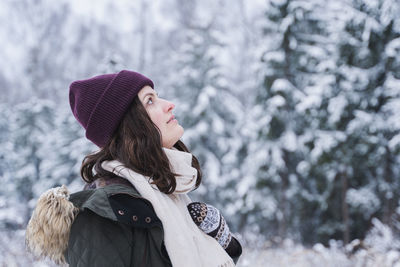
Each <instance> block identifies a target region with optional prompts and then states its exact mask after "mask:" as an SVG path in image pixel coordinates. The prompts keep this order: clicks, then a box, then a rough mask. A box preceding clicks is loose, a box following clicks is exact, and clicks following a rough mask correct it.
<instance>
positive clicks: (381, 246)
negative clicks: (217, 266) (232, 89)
mask: <svg viewBox="0 0 400 267" xmlns="http://www.w3.org/2000/svg"><path fill="white" fill-rule="evenodd" d="M373 224H374V227H373V228H372V229H371V231H370V233H369V234H368V235H367V236H366V238H365V239H364V240H363V241H359V240H353V241H352V242H351V243H350V244H348V245H347V246H342V245H341V243H340V242H338V241H331V242H330V246H329V248H328V247H325V246H323V245H321V244H315V245H314V246H312V247H310V248H307V247H304V246H302V245H300V244H296V243H294V242H293V241H291V240H289V239H288V240H284V241H283V242H282V243H281V245H280V246H279V247H277V246H272V245H271V243H269V242H266V243H264V244H262V245H259V244H257V245H256V247H253V246H252V245H250V244H255V242H243V244H244V246H243V254H242V256H241V258H240V260H239V262H238V264H237V266H238V267H249V266H252V267H270V266H271V267H272V266H274V267H281V266H282V267H286V266H287V267H289V266H290V267H321V266H323V267H400V240H399V239H398V237H397V236H395V235H394V234H393V232H392V231H391V230H390V229H389V227H387V226H386V225H384V224H382V223H381V222H379V221H378V220H374V221H373ZM24 235H25V231H24V230H17V231H8V232H2V233H1V234H0V266H1V267H2V266H7V267H14V266H15V267H19V266H33V267H54V266H56V265H54V264H52V263H50V262H49V261H40V260H34V259H33V257H32V256H31V255H30V254H29V253H27V252H26V250H25V242H24ZM240 239H241V238H240V237H239V240H240ZM247 244H249V245H247ZM188 267H190V266H188Z"/></svg>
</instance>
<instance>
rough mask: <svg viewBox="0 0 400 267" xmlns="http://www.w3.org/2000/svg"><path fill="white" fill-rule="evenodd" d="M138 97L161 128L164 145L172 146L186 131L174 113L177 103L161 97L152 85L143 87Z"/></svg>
mask: <svg viewBox="0 0 400 267" xmlns="http://www.w3.org/2000/svg"><path fill="white" fill-rule="evenodd" d="M138 97H139V99H140V101H141V102H142V104H143V106H144V107H145V109H146V111H147V114H149V116H150V118H151V120H152V121H153V123H154V124H155V125H157V127H158V128H159V129H160V131H161V138H162V145H163V147H166V148H172V146H173V145H174V144H175V143H176V142H177V141H178V140H179V139H180V138H181V137H182V135H183V132H184V129H183V127H182V126H181V125H179V123H178V121H177V120H176V119H174V115H173V114H172V110H173V109H174V108H175V105H174V104H173V103H171V102H169V101H167V100H165V99H162V98H159V97H158V96H157V92H156V91H154V89H153V88H151V87H150V86H145V87H143V88H142V89H141V90H140V91H139V93H138Z"/></svg>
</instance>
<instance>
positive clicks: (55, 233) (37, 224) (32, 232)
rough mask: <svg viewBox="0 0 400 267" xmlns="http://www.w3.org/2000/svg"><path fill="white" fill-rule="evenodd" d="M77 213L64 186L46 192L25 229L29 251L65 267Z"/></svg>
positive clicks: (40, 198)
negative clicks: (67, 249) (66, 252)
mask: <svg viewBox="0 0 400 267" xmlns="http://www.w3.org/2000/svg"><path fill="white" fill-rule="evenodd" d="M78 211H79V209H78V208H77V207H75V206H74V205H73V204H72V203H71V202H70V201H69V192H68V189H67V187H66V186H65V185H63V186H61V187H56V188H51V189H49V190H47V191H46V192H44V193H43V194H42V195H41V196H40V197H39V200H38V202H37V205H36V208H35V210H34V211H33V214H32V217H31V219H30V220H29V223H28V226H27V228H26V236H25V242H26V246H27V249H28V250H29V251H30V252H31V253H32V254H33V255H35V256H36V257H39V258H45V257H48V258H50V259H51V260H53V261H54V262H55V263H57V264H64V263H65V258H64V251H65V250H66V248H67V245H68V239H69V233H70V229H71V226H72V223H73V222H74V219H75V217H76V215H77V214H78Z"/></svg>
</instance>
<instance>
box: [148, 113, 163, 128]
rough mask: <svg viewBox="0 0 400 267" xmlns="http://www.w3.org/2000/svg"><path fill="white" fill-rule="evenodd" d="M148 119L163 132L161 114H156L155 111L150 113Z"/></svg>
mask: <svg viewBox="0 0 400 267" xmlns="http://www.w3.org/2000/svg"><path fill="white" fill-rule="evenodd" d="M149 115H150V118H151V120H152V121H153V123H154V124H155V125H157V127H158V128H159V129H160V130H163V127H165V126H164V124H165V123H164V121H163V116H162V114H161V112H157V111H155V112H150V114H149Z"/></svg>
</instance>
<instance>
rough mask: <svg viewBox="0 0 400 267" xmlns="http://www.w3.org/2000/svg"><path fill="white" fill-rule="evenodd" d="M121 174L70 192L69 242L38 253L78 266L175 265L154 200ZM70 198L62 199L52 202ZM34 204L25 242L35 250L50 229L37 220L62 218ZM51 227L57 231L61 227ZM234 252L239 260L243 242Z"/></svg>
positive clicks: (234, 256)
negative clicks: (86, 188)
mask: <svg viewBox="0 0 400 267" xmlns="http://www.w3.org/2000/svg"><path fill="white" fill-rule="evenodd" d="M121 179H122V178H121ZM121 179H120V178H117V179H114V178H112V179H111V181H113V182H112V183H109V182H106V183H103V184H102V185H101V186H100V187H97V188H95V189H89V190H83V191H80V192H77V193H74V194H72V195H71V196H70V197H69V201H68V202H69V203H67V204H71V203H72V204H73V206H72V205H71V209H73V211H70V212H69V214H71V213H72V212H73V214H74V215H73V219H72V220H71V219H70V218H68V216H65V218H64V219H63V220H64V221H68V222H70V223H69V224H70V226H69V229H67V232H68V233H66V234H65V236H67V237H65V239H66V241H64V243H65V244H62V243H63V242H62V241H61V242H59V243H61V244H60V245H58V244H56V245H55V246H60V248H59V250H61V251H62V255H60V256H59V257H58V258H57V257H56V256H54V254H56V252H51V253H48V252H49V251H52V250H51V249H49V248H48V246H49V242H47V243H46V244H42V246H44V248H41V250H44V249H45V250H46V251H47V252H41V253H36V254H41V255H44V256H49V257H51V258H53V259H54V260H55V261H56V262H60V263H62V262H63V261H64V260H65V261H66V262H67V263H69V265H70V266H77V267H83V266H85V267H90V266H96V267H103V266H104V267H105V266H113V267H118V266H121V267H126V266H135V267H136V266H146V267H150V266H160V267H161V266H163V267H164V266H172V265H171V262H170V259H169V257H168V253H167V251H166V248H165V245H164V231H163V227H162V223H161V221H160V219H159V218H158V217H157V215H156V214H155V211H154V209H153V207H152V205H151V203H150V202H149V201H148V200H146V199H144V198H142V197H141V196H140V194H139V193H138V192H137V190H136V189H135V188H134V187H133V186H131V185H127V184H124V182H123V181H125V180H124V179H123V180H121ZM108 181H110V180H109V179H108ZM59 195H60V194H59ZM49 198H52V197H47V198H46V199H45V201H44V203H46V204H45V205H48V204H47V203H48V199H49ZM53 198H54V197H53ZM40 201H41V200H40V199H39V201H38V207H37V208H36V210H38V208H39V209H40V210H41V209H43V208H40V207H39V205H41V204H40ZM67 204H65V203H64V202H62V203H57V205H54V206H55V207H60V206H66V205H67ZM36 210H35V212H34V215H33V216H32V219H31V222H30V226H28V229H27V244H28V247H30V248H31V250H32V251H33V252H35V250H38V248H37V247H38V246H40V244H39V245H38V244H36V243H35V242H34V241H35V239H36V240H41V239H43V238H41V235H45V234H46V233H44V234H42V233H41V232H40V229H39V230H38V229H36V228H40V227H37V226H36V225H39V224H40V223H39V222H40V221H43V220H46V222H48V221H57V222H60V221H63V220H60V219H57V220H48V219H46V218H38V217H40V214H41V212H40V211H36ZM65 210H68V209H65ZM35 213H36V214H35ZM53 213H54V215H53V216H60V211H57V212H53ZM46 216H48V212H47V215H46ZM42 217H43V216H42ZM68 222H67V223H66V224H68ZM31 224H32V225H31ZM62 224H63V223H62ZM51 227H52V226H51ZM51 227H50V228H51ZM41 228H43V227H41ZM45 228H46V227H45ZM53 228H55V229H54V231H56V230H57V231H60V230H59V229H58V228H59V227H58V228H57V227H53ZM63 228H68V227H63ZM45 232H46V231H45ZM47 232H48V230H47ZM47 234H48V233H47ZM35 236H36V237H35ZM45 236H46V235H45ZM46 238H47V237H46ZM61 239H63V238H62V237H61ZM50 243H51V242H50ZM53 246H54V245H53ZM39 250H40V249H39ZM41 250H40V251H41ZM49 254H50V255H49ZM51 254H53V255H51ZM236 254H237V255H231V257H232V258H233V260H234V261H235V263H236V262H237V260H238V258H239V256H240V255H241V248H240V251H237V253H236ZM205 257H206V255H205Z"/></svg>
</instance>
